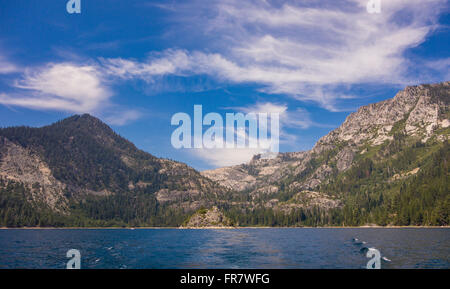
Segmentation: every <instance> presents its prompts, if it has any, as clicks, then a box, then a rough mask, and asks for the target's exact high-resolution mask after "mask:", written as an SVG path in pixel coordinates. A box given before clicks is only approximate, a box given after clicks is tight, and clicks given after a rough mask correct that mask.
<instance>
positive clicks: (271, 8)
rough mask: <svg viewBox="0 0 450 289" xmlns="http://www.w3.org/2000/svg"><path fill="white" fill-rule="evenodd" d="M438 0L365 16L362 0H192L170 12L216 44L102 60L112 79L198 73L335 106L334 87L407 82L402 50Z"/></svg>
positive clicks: (421, 36)
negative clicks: (136, 57)
mask: <svg viewBox="0 0 450 289" xmlns="http://www.w3.org/2000/svg"><path fill="white" fill-rule="evenodd" d="M445 2H446V1H444V0H425V1H423V0H411V1H403V0H394V1H382V5H383V6H382V7H383V9H382V13H381V14H368V13H367V11H366V4H367V3H366V1H356V0H347V1H333V2H326V3H325V5H323V6H324V7H317V5H316V4H315V2H308V3H310V4H309V6H306V5H299V4H296V3H297V2H294V1H291V2H288V1H283V2H282V3H281V4H280V3H275V4H271V3H272V2H271V1H246V2H245V3H242V1H235V0H228V1H208V4H205V2H204V1H199V2H196V1H193V2H190V3H189V6H183V4H179V5H180V7H178V9H176V10H175V11H178V12H176V13H175V14H174V15H175V16H174V17H177V18H178V19H181V20H178V21H180V23H181V24H189V25H190V26H192V27H196V28H199V29H203V32H204V33H205V34H206V35H208V37H209V38H208V40H209V41H211V44H210V46H211V47H222V48H218V49H216V51H215V52H209V51H208V52H205V51H186V50H180V49H179V50H174V49H169V50H167V51H165V52H163V53H161V54H160V55H154V56H153V57H151V58H149V59H147V60H145V61H141V62H139V61H134V60H126V59H121V58H116V59H107V60H105V61H104V65H105V67H106V68H107V71H108V72H109V73H111V74H114V75H116V76H118V77H122V78H141V79H144V80H146V81H148V82H151V81H152V79H153V78H154V77H155V76H157V75H158V76H160V75H169V74H170V75H172V74H173V75H181V76H190V75H199V74H206V75H210V76H213V77H216V78H217V79H219V80H221V81H224V82H231V83H256V84H260V85H261V90H262V91H264V92H266V93H270V94H287V95H290V96H291V97H294V98H296V99H298V100H302V101H313V102H316V103H318V104H319V105H320V106H322V107H324V108H326V109H328V110H331V111H337V110H338V108H337V101H338V100H339V99H342V98H348V97H349V96H348V95H345V94H342V93H338V92H337V89H336V88H337V87H341V86H342V85H353V84H361V83H389V84H405V83H411V82H413V80H412V79H413V78H414V77H415V75H411V71H410V70H411V63H410V62H409V61H408V59H407V58H406V56H405V51H407V50H408V49H410V48H413V47H416V46H418V45H419V44H421V43H422V42H423V41H424V40H425V38H426V36H427V35H428V34H429V33H430V32H432V31H434V29H436V28H437V20H438V15H439V13H440V12H441V11H442V9H443V7H445ZM333 3H334V4H333ZM321 4H323V3H322V2H321ZM186 5H187V4H186ZM194 7H196V8H198V9H194ZM211 15H212V16H211ZM199 19H200V20H199ZM214 35H218V36H219V37H214Z"/></svg>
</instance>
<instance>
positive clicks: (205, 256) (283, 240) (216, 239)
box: [0, 228, 450, 269]
mask: <svg viewBox="0 0 450 289" xmlns="http://www.w3.org/2000/svg"><path fill="white" fill-rule="evenodd" d="M352 238H358V239H359V240H362V241H365V242H367V244H366V245H368V246H370V247H374V248H376V249H378V250H379V251H380V252H381V255H382V256H385V257H387V258H388V259H390V260H391V262H382V264H381V266H382V268H450V229H446V228H433V229H430V228H423V229H418V228H402V229H396V228H348V229H334V228H292V229H286V228H273V229H234V230H177V229H136V230H130V229H74V230H71V229H64V230H59V229H54V230H53V229H49V230H30V229H28V230H21V229H14V230H0V268H61V269H63V268H65V266H66V263H67V261H68V259H69V258H66V252H67V251H68V250H69V249H78V250H79V251H80V252H81V267H82V268H185V269H193V268H226V269H232V268H236V269H245V268H254V269H256V268H364V267H365V266H366V263H367V261H368V260H369V259H368V258H367V257H366V256H365V255H364V254H362V253H360V248H361V245H356V244H355V243H354V242H353V241H352Z"/></svg>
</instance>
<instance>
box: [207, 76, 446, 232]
mask: <svg viewBox="0 0 450 289" xmlns="http://www.w3.org/2000/svg"><path fill="white" fill-rule="evenodd" d="M449 102H450V82H444V83H439V84H432V85H420V86H412V87H407V88H406V89H405V90H403V91H400V92H399V93H398V94H397V95H396V96H395V97H394V98H393V99H389V100H386V101H382V102H379V103H375V104H370V105H367V106H364V107H361V108H360V109H359V110H358V111H357V112H355V113H352V114H350V115H349V116H348V117H347V119H346V120H345V122H344V123H343V124H342V125H341V126H340V127H338V128H337V129H335V130H333V131H331V132H330V133H329V134H327V135H326V136H324V137H322V138H321V139H320V140H319V141H318V142H317V143H316V145H315V146H314V148H313V149H312V150H310V151H305V152H294V153H280V154H279V155H278V156H277V157H276V158H275V159H262V158H261V157H260V156H255V157H254V158H253V159H252V160H251V161H250V162H249V163H247V164H243V165H237V166H232V167H225V168H219V169H216V170H210V171H204V172H202V174H203V175H204V176H206V177H208V178H210V179H212V180H215V181H217V182H219V183H221V184H223V185H224V186H227V187H229V188H230V189H233V190H236V191H240V192H241V193H242V194H245V195H248V196H249V198H250V199H251V202H250V203H249V202H240V203H235V206H234V207H235V208H234V209H233V210H232V211H234V212H235V213H236V215H237V216H238V215H239V210H240V211H245V210H247V208H248V207H249V205H251V206H252V207H253V210H255V209H259V210H260V213H259V214H258V216H259V219H260V220H264V223H265V224H266V225H273V224H277V225H279V224H280V223H279V222H280V220H281V222H282V223H281V224H282V225H284V224H293V223H294V224H298V223H305V224H308V225H327V224H335V225H343V224H344V225H363V224H369V223H375V224H380V225H387V224H391V225H421V224H428V225H444V224H449V216H448V213H449V212H450V194H449V192H450V190H449V184H450V182H449V170H448V169H449V168H448V164H449V161H450V159H449V146H448V138H449V132H450V127H449V126H450V112H449ZM268 210H269V211H271V212H275V214H276V212H283V213H284V217H282V218H278V220H277V219H276V218H274V217H268V214H267V211H268ZM272 215H273V214H272ZM286 215H287V217H286ZM308 216H309V218H308ZM311 217H312V219H311ZM246 222H250V223H252V222H253V221H252V220H248V219H246V218H242V217H241V218H240V222H239V223H240V224H244V223H246Z"/></svg>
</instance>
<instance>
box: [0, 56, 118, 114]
mask: <svg viewBox="0 0 450 289" xmlns="http://www.w3.org/2000/svg"><path fill="white" fill-rule="evenodd" d="M15 86H16V87H17V88H20V89H24V90H27V91H28V92H27V93H26V94H28V95H30V96H18V95H14V96H6V95H3V96H2V97H0V103H2V104H6V105H17V106H23V107H28V108H33V109H53V110H63V111H69V112H76V113H84V112H95V111H96V110H97V109H98V108H99V106H100V105H101V104H103V103H104V102H105V101H107V100H108V98H109V97H110V96H111V92H110V91H109V89H108V88H107V87H106V86H105V85H104V84H103V83H102V80H101V76H100V75H99V73H98V72H97V69H96V68H95V67H93V66H87V65H86V66H79V65H76V64H71V63H59V64H49V65H47V66H45V67H44V68H41V69H37V70H30V69H28V70H27V72H26V73H25V74H24V76H23V78H22V79H21V80H19V81H17V82H16V83H15Z"/></svg>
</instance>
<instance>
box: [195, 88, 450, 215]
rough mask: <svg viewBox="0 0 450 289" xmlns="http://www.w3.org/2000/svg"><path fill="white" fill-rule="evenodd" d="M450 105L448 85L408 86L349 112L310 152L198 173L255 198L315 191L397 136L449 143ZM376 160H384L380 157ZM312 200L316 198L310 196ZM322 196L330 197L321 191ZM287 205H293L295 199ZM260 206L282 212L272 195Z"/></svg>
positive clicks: (335, 205) (423, 141) (258, 159)
mask: <svg viewBox="0 0 450 289" xmlns="http://www.w3.org/2000/svg"><path fill="white" fill-rule="evenodd" d="M449 101H450V82H444V83H440V84H432V85H420V86H413V87H407V88H406V89H405V90H403V91H400V92H399V93H398V94H397V95H396V96H395V97H394V98H393V99H389V100H386V101H382V102H379V103H375V104H370V105H367V106H364V107H361V108H360V109H359V110H358V111H357V112H354V113H352V114H350V115H349V116H348V117H347V119H346V120H345V122H344V123H343V124H342V125H341V126H340V127H338V128H337V129H335V130H333V131H331V132H330V133H329V134H327V135H326V136H324V137H322V138H321V139H320V140H319V141H318V142H317V143H316V145H315V146H314V147H313V149H312V150H310V151H305V152H294V153H280V154H279V155H278V156H277V157H276V158H275V159H260V158H259V157H258V156H255V157H254V158H253V159H252V160H251V161H250V162H249V163H247V164H243V165H237V166H232V167H225V168H219V169H215V170H209V171H204V172H202V174H203V175H204V176H206V177H208V178H210V179H212V180H215V181H217V182H218V183H220V184H222V185H224V186H226V187H228V188H230V189H233V190H238V191H241V192H244V191H246V192H249V193H250V195H252V196H253V199H254V200H257V199H259V198H261V197H262V196H264V195H274V196H275V195H276V194H277V193H278V192H281V191H284V192H286V191H290V195H294V196H296V195H298V194H300V193H301V192H302V191H305V190H307V191H308V190H309V191H314V190H316V189H317V188H318V187H319V186H321V185H323V184H326V183H328V182H329V181H330V180H333V179H334V178H336V177H337V176H338V175H339V174H341V173H343V172H345V171H346V170H348V169H349V168H351V167H352V166H353V165H354V164H355V163H357V162H358V161H359V160H360V159H361V156H363V155H364V154H371V153H372V151H373V150H374V149H376V148H377V147H380V146H382V145H383V146H387V145H388V144H390V143H394V138H395V137H396V135H397V134H402V135H404V136H405V137H407V138H408V139H409V140H410V141H419V142H422V143H426V142H428V141H430V140H433V141H438V142H443V141H445V140H448V138H449V135H448V128H449V126H450V120H449V117H450V115H449ZM378 157H379V158H380V159H383V156H382V155H378ZM375 161H376V160H375ZM400 173H401V172H400ZM330 193H332V192H330ZM311 198H312V199H315V198H319V197H318V196H315V195H314V194H313V195H311ZM321 198H329V199H330V200H332V199H333V198H332V197H331V196H330V195H327V194H326V192H325V193H322V195H321ZM290 201H291V203H298V202H296V199H295V198H292V199H291V200H290ZM322 204H324V202H318V205H319V206H322V207H326V206H328V207H337V206H339V202H328V203H327V205H326V206H323V205H322ZM264 206H265V207H275V208H279V209H282V208H283V206H280V200H278V199H277V198H276V197H274V198H273V199H272V200H271V202H269V203H266V204H265V205H264ZM284 207H285V206H284Z"/></svg>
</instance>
